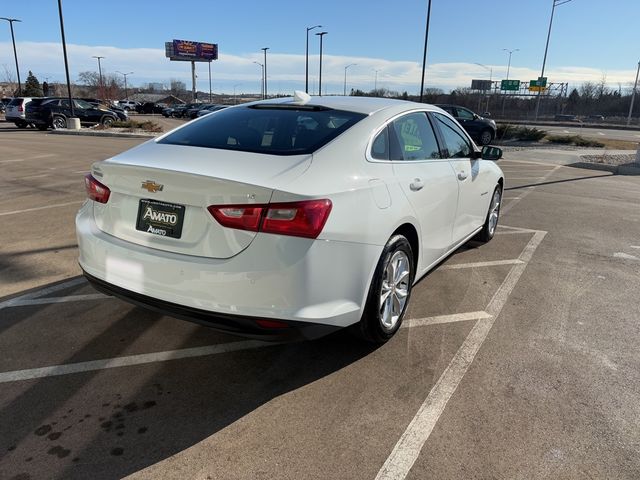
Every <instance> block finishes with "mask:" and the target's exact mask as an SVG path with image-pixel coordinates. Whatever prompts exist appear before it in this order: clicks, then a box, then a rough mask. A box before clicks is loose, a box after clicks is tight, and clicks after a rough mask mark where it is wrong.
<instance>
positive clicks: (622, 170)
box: [567, 162, 640, 175]
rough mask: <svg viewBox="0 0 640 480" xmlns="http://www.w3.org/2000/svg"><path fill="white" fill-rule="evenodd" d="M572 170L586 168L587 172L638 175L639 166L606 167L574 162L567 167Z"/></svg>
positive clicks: (600, 164) (597, 164) (639, 173)
mask: <svg viewBox="0 0 640 480" xmlns="http://www.w3.org/2000/svg"><path fill="white" fill-rule="evenodd" d="M567 166H568V167H574V168H586V169H588V170H600V171H605V172H611V173H613V174H616V175H640V166H638V167H632V166H629V165H607V164H604V163H591V162H575V163H570V164H569V165H567Z"/></svg>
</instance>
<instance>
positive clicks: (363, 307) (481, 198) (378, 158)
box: [76, 92, 504, 343]
mask: <svg viewBox="0 0 640 480" xmlns="http://www.w3.org/2000/svg"><path fill="white" fill-rule="evenodd" d="M501 153H502V152H501V151H500V149H498V148H494V147H484V148H483V149H482V151H480V150H479V149H478V148H477V147H476V145H475V144H474V143H473V141H472V140H471V139H470V138H469V136H468V135H467V134H466V133H465V131H464V130H463V129H462V128H461V127H460V125H459V124H458V123H457V122H456V121H455V120H454V119H453V118H452V117H451V116H450V115H449V114H447V113H446V112H444V111H443V110H441V109H439V108H437V107H433V106H429V105H425V104H418V103H412V102H404V101H397V100H389V99H382V98H357V97H310V96H309V95H307V94H304V93H300V92H296V95H295V96H294V97H292V98H286V99H277V100H269V101H261V102H255V103H251V104H246V105H241V106H236V107H230V108H227V109H224V110H220V111H218V112H215V113H212V114H210V115H207V116H204V117H201V118H200V119H198V120H195V121H193V122H190V123H188V124H185V125H184V126H182V127H180V128H178V129H176V130H174V131H172V132H169V133H167V134H165V135H163V136H161V137H159V138H157V139H154V140H151V141H149V142H146V143H144V144H142V145H139V146H137V147H135V148H133V149H131V150H129V151H126V152H124V153H122V154H120V155H117V156H115V157H113V158H110V159H107V160H105V161H102V162H97V163H95V164H94V165H93V166H92V169H91V173H90V174H88V175H87V176H86V178H85V183H86V189H87V194H88V197H89V200H87V201H86V202H85V204H84V205H83V206H82V208H81V209H80V211H79V212H78V215H77V218H76V229H77V236H78V244H79V251H80V258H79V262H80V266H81V267H82V270H83V272H84V274H85V276H86V277H87V279H88V280H89V281H90V282H91V283H92V284H93V285H94V286H95V287H96V288H98V289H99V290H101V291H104V292H106V293H108V294H111V295H115V296H117V297H120V298H122V299H124V300H126V301H129V302H131V303H134V304H137V305H141V306H144V307H147V308H150V309H153V310H156V311H159V312H162V313H167V314H169V315H173V316H175V317H178V318H184V319H188V320H192V321H196V322H198V323H201V324H204V325H208V326H211V327H214V328H217V329H219V330H222V331H225V332H229V333H236V334H241V335H248V336H253V337H259V338H278V339H281V338H299V337H301V338H316V337H318V336H321V335H324V334H326V333H329V332H331V331H333V330H337V329H340V328H344V327H350V328H351V329H352V330H353V331H354V332H356V333H357V334H359V335H360V336H361V337H362V338H364V339H366V340H368V341H372V342H378V343H381V342H384V341H386V340H388V339H389V338H391V337H392V336H393V334H394V333H395V332H396V331H397V330H398V328H400V325H401V323H402V318H403V315H404V313H405V311H406V309H407V305H408V303H409V299H410V296H411V289H412V286H413V285H414V284H415V282H416V281H418V280H419V279H420V278H421V277H422V276H424V275H425V274H426V273H427V272H428V271H429V270H430V269H432V268H434V267H435V266H436V265H438V263H440V262H441V261H442V260H443V259H444V258H446V257H447V256H448V255H450V254H451V253H452V252H453V251H454V250H456V249H457V248H458V247H460V246H461V245H462V244H464V243H465V242H467V241H469V240H471V239H475V240H478V241H481V242H487V241H489V240H490V239H491V238H492V237H493V235H494V234H495V231H496V226H497V223H498V216H499V213H500V204H501V197H502V190H503V186H504V177H503V174H502V171H501V170H500V168H499V167H498V166H497V165H496V164H495V163H494V160H498V159H499V158H500V156H501Z"/></svg>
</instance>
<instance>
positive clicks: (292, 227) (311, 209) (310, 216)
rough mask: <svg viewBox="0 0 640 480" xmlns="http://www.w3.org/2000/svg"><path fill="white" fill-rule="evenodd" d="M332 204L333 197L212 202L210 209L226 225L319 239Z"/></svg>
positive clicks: (214, 216) (241, 228)
mask: <svg viewBox="0 0 640 480" xmlns="http://www.w3.org/2000/svg"><path fill="white" fill-rule="evenodd" d="M331 207H332V204H331V200H328V199H323V200H305V201H302V202H289V203H270V204H268V205H219V206H216V205H211V206H210V207H207V210H209V213H211V215H213V218H215V219H216V220H217V221H218V223H219V224H220V225H222V226H223V227H228V228H236V229H240V230H249V231H252V232H264V233H277V234H279V235H290V236H294V237H305V238H317V237H318V235H320V232H321V231H322V229H323V228H324V224H325V223H326V222H327V218H329V213H331Z"/></svg>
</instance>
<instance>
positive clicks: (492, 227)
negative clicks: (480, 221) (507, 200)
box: [474, 185, 502, 243]
mask: <svg viewBox="0 0 640 480" xmlns="http://www.w3.org/2000/svg"><path fill="white" fill-rule="evenodd" d="M501 204H502V185H496V188H495V190H494V191H493V196H492V197H491V203H489V210H488V211H487V218H486V219H485V221H484V225H483V226H482V230H480V231H479V232H478V234H477V235H476V236H475V237H474V240H476V241H478V242H482V243H487V242H489V241H490V240H491V239H492V238H493V236H494V235H495V234H496V229H497V228H498V220H500V205H501Z"/></svg>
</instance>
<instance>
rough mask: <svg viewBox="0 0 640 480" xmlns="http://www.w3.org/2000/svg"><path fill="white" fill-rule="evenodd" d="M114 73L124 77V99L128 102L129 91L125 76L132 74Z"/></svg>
mask: <svg viewBox="0 0 640 480" xmlns="http://www.w3.org/2000/svg"><path fill="white" fill-rule="evenodd" d="M116 73H119V74H120V75H122V76H123V77H124V98H125V99H127V100H129V90H128V89H127V76H128V75H131V74H132V73H133V72H127V73H122V72H118V71H116Z"/></svg>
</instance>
